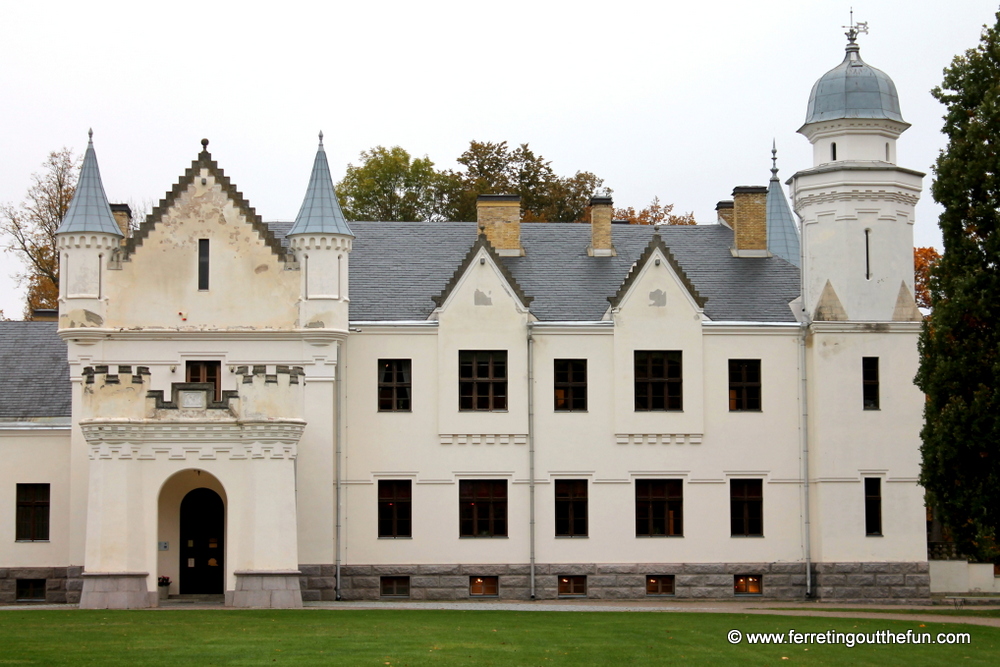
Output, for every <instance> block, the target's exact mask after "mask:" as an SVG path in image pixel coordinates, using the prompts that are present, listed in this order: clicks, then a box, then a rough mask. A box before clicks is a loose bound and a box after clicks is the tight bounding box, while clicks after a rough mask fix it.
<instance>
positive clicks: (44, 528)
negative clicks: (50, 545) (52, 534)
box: [14, 484, 49, 542]
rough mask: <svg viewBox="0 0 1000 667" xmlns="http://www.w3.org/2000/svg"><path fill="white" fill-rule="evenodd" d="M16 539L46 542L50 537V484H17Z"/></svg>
mask: <svg viewBox="0 0 1000 667" xmlns="http://www.w3.org/2000/svg"><path fill="white" fill-rule="evenodd" d="M14 539H16V540H18V541H21V542H44V541H46V540H48V539H49V485H48V484H18V485H17V530H16V531H15V537H14Z"/></svg>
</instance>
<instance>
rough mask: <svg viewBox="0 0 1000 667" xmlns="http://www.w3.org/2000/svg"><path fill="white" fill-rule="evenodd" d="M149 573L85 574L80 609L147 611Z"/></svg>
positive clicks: (148, 603)
mask: <svg viewBox="0 0 1000 667" xmlns="http://www.w3.org/2000/svg"><path fill="white" fill-rule="evenodd" d="M148 576H149V573H148V572H84V573H83V591H82V593H81V595H80V609H147V608H149V607H150V606H152V605H151V602H150V595H149V591H148V590H146V578H147V577H148Z"/></svg>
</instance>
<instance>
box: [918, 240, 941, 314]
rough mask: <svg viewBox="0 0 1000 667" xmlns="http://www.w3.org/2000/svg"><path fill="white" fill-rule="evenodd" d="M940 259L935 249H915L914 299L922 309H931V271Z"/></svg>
mask: <svg viewBox="0 0 1000 667" xmlns="http://www.w3.org/2000/svg"><path fill="white" fill-rule="evenodd" d="M940 259H941V255H940V254H939V253H938V251H937V250H935V249H934V248H931V247H927V248H914V249H913V297H914V298H915V299H916V301H917V306H918V307H920V308H930V307H931V291H930V277H931V269H932V268H934V265H936V264H937V263H938V260H940Z"/></svg>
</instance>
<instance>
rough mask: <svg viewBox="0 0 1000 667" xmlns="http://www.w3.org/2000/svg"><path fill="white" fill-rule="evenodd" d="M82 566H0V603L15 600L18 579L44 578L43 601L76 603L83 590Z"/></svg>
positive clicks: (49, 602)
mask: <svg viewBox="0 0 1000 667" xmlns="http://www.w3.org/2000/svg"><path fill="white" fill-rule="evenodd" d="M82 572H83V568H82V567H75V566H71V567H9V568H0V603H12V602H17V580H18V579H44V580H45V602H46V603H48V604H60V603H64V602H68V603H70V604H76V603H77V602H79V601H80V591H82V590H83V579H82V578H81V576H80V574H81V573H82Z"/></svg>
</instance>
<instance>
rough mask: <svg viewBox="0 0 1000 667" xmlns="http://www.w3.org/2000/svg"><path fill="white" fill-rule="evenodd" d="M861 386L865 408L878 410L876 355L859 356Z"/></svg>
mask: <svg viewBox="0 0 1000 667" xmlns="http://www.w3.org/2000/svg"><path fill="white" fill-rule="evenodd" d="M861 386H862V391H863V392H864V406H865V410H878V357H862V358H861Z"/></svg>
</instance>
